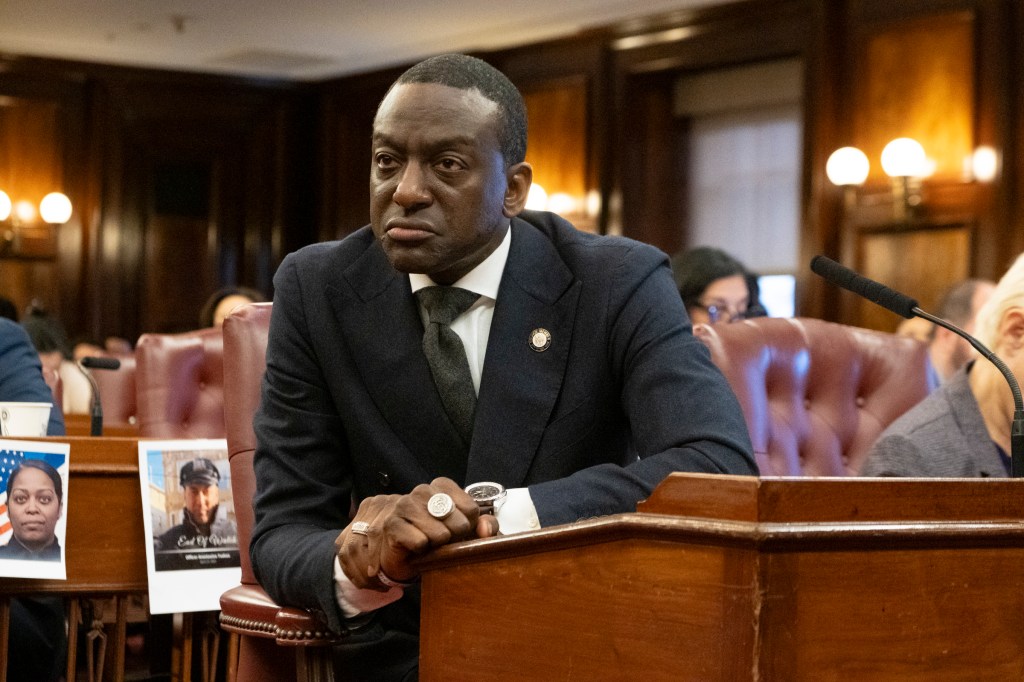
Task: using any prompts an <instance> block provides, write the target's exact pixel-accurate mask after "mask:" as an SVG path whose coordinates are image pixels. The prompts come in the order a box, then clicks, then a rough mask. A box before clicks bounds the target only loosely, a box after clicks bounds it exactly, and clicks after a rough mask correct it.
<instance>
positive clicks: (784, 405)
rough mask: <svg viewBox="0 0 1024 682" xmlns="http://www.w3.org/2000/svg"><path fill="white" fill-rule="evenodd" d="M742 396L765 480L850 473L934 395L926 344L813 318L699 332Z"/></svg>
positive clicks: (707, 327)
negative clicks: (898, 423) (883, 434)
mask: <svg viewBox="0 0 1024 682" xmlns="http://www.w3.org/2000/svg"><path fill="white" fill-rule="evenodd" d="M694 335H695V336H697V338H699V339H700V340H701V341H703V342H704V343H705V345H707V346H708V348H709V349H710V350H711V359H712V360H713V361H714V362H715V364H716V365H717V366H718V367H719V368H720V369H721V370H722V372H723V373H724V374H725V377H726V379H728V381H729V384H730V385H731V386H732V388H733V391H734V392H735V393H736V396H737V397H738V398H739V401H740V405H741V406H742V408H743V415H744V417H745V418H746V421H747V428H748V430H749V431H750V439H751V441H753V444H754V453H755V455H756V457H757V463H758V466H759V467H760V469H761V475H762V476H852V475H856V474H857V472H858V471H859V470H860V468H861V466H862V465H863V463H864V460H865V459H866V457H867V454H868V451H869V450H870V448H871V446H872V444H873V443H874V442H875V439H877V438H878V436H879V435H880V434H881V432H882V431H883V430H884V429H885V427H886V426H888V425H889V424H890V423H892V422H893V420H895V419H896V418H897V417H899V416H900V415H901V414H903V413H904V412H906V411H907V410H909V409H910V408H911V407H913V406H914V405H916V404H917V403H918V402H920V401H921V400H922V399H924V397H925V396H927V395H928V393H929V391H931V390H932V388H934V387H933V386H932V384H931V373H930V372H929V367H928V352H927V347H926V346H925V345H924V344H922V343H921V342H920V341H917V340H915V339H909V338H904V337H899V336H896V335H894V334H886V333H883V332H877V331H872V330H868V329H860V328H857V327H850V326H845V325H840V324H835V323H832V322H824V321H822V320H814V319H807V318H792V319H780V318H766V317H765V318H755V319H752V320H746V321H744V322H737V323H732V324H716V325H705V324H701V325H696V326H695V327H694Z"/></svg>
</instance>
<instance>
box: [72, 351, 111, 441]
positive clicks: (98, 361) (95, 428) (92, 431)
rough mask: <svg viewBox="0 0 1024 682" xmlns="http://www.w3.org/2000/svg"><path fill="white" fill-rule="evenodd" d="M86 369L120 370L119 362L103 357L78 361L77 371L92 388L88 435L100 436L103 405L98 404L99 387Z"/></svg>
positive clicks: (101, 433)
mask: <svg viewBox="0 0 1024 682" xmlns="http://www.w3.org/2000/svg"><path fill="white" fill-rule="evenodd" d="M87 367H88V368H90V369H120V368H121V361H120V360H118V359H117V358H103V357H85V358H82V359H81V360H79V361H78V369H79V371H81V372H82V374H84V375H85V378H86V379H88V380H89V385H90V386H91V387H92V400H91V401H90V407H91V408H92V410H91V411H92V418H91V419H90V424H89V435H90V436H102V435H103V403H101V402H100V387H99V386H98V385H97V384H96V379H94V378H93V376H92V374H91V373H89V372H86V371H85V368H87Z"/></svg>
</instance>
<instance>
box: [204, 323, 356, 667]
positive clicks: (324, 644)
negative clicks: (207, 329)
mask: <svg viewBox="0 0 1024 682" xmlns="http://www.w3.org/2000/svg"><path fill="white" fill-rule="evenodd" d="M271 305H272V304H270V303H253V304H250V305H246V306H243V307H241V308H238V309H236V310H235V311H234V312H233V313H232V314H231V315H230V316H229V317H228V318H227V319H226V320H225V322H224V375H225V376H226V377H227V379H228V381H227V383H226V385H225V387H224V405H225V413H224V417H225V422H226V425H227V440H228V456H229V457H230V460H231V493H232V496H233V497H234V500H235V515H236V516H235V520H236V521H237V523H238V545H239V549H240V551H241V555H242V584H241V585H239V586H238V587H235V588H232V589H231V590H228V591H227V592H225V593H224V594H223V595H222V596H221V598H220V606H221V627H223V628H224V629H225V630H227V631H229V632H232V633H235V634H237V635H238V636H239V644H238V668H237V670H236V671H235V678H234V679H235V680H237V681H238V682H250V681H252V682H256V681H262V680H282V681H288V680H299V681H300V682H302V681H305V680H309V681H312V680H330V679H333V670H332V667H331V660H330V659H331V657H330V648H329V647H330V645H331V644H333V643H335V642H337V641H339V640H340V637H339V636H338V635H335V634H334V633H332V632H331V631H330V630H329V629H328V628H327V626H326V624H325V623H324V622H323V621H322V620H321V619H320V618H318V617H317V616H316V615H315V614H313V613H310V612H307V611H304V610H302V609H295V608H285V607H281V606H278V605H277V604H276V603H275V602H274V601H273V600H272V599H271V598H270V597H269V596H267V593H266V592H264V591H263V588H262V587H260V586H259V584H258V583H257V582H256V577H255V575H254V574H253V571H252V564H251V563H250V561H249V540H250V538H251V537H252V527H253V522H254V520H255V517H254V514H253V508H252V499H253V495H254V493H255V491H256V480H255V477H254V475H253V468H252V462H253V455H254V453H255V450H256V436H255V434H254V433H253V428H252V419H253V415H255V413H256V408H257V407H259V402H260V386H261V384H262V381H263V373H264V370H265V369H266V350H267V334H268V331H269V328H270V311H271Z"/></svg>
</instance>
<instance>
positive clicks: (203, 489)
mask: <svg viewBox="0 0 1024 682" xmlns="http://www.w3.org/2000/svg"><path fill="white" fill-rule="evenodd" d="M219 503H220V491H219V490H218V488H217V486H215V485H198V484H195V483H190V484H188V485H187V486H185V508H186V509H188V513H189V514H190V515H191V516H192V520H193V521H195V522H196V523H210V522H211V521H213V510H214V509H216V507H217V505H218V504H219Z"/></svg>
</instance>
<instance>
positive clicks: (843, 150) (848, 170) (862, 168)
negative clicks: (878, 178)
mask: <svg viewBox="0 0 1024 682" xmlns="http://www.w3.org/2000/svg"><path fill="white" fill-rule="evenodd" d="M870 167H871V166H870V164H869V163H868V156H867V154H865V153H864V152H862V151H861V150H859V149H857V148H856V147H840V148H839V149H837V150H835V151H834V152H832V154H831V155H830V156H829V157H828V161H827V162H826V163H825V175H827V176H828V179H829V181H830V182H831V183H832V184H833V185H838V186H839V187H842V188H843V200H844V203H845V204H846V208H847V209H851V208H853V205H854V204H855V203H856V201H857V190H856V188H857V187H860V186H861V185H863V184H864V181H865V180H867V179H868V170H869V168H870Z"/></svg>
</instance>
